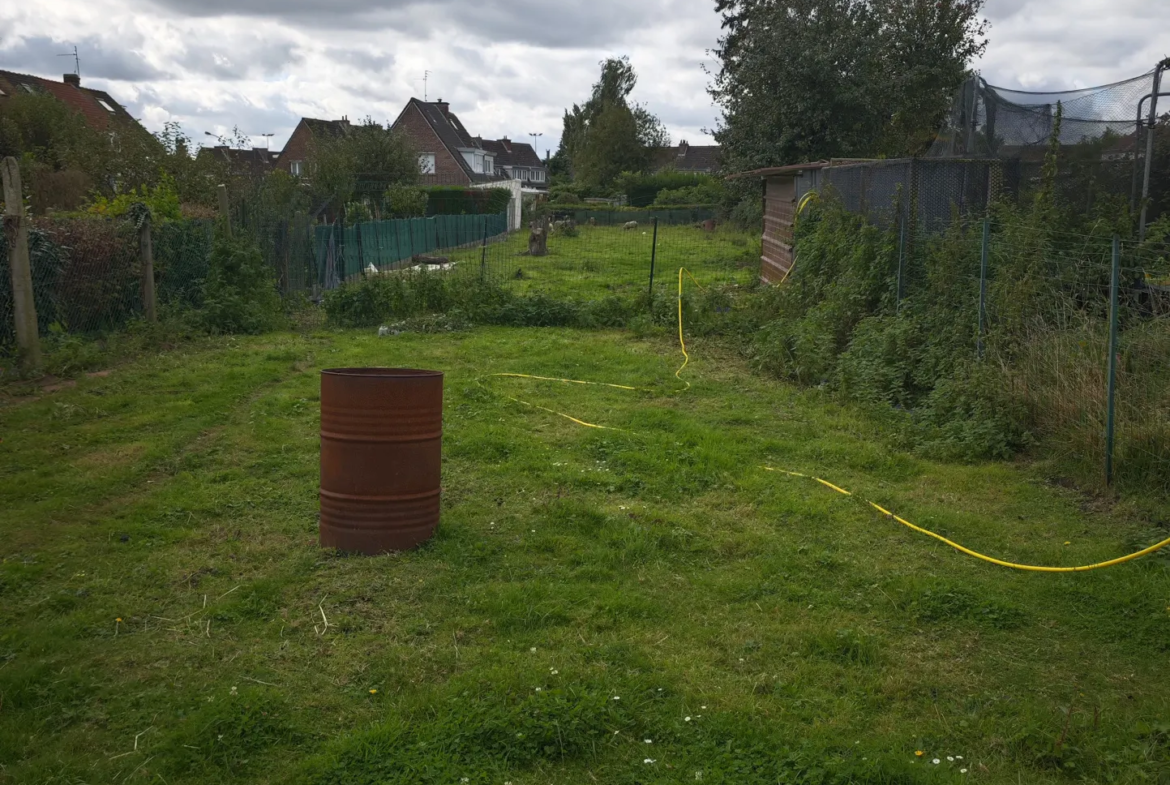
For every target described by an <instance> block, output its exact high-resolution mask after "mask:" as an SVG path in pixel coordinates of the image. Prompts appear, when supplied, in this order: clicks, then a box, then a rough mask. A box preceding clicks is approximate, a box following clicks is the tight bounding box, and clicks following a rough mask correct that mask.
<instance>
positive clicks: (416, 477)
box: [320, 368, 443, 554]
mask: <svg viewBox="0 0 1170 785" xmlns="http://www.w3.org/2000/svg"><path fill="white" fill-rule="evenodd" d="M442 435H443V374H442V372H441V371H421V370H416V369H413V368H327V369H325V370H323V371H321V525H320V534H321V546H322V547H325V548H339V549H341V550H344V551H351V552H356V553H365V554H376V553H385V552H387V551H398V550H406V549H408V548H413V547H415V546H417V545H419V544H420V543H422V542H424V541H426V540H427V539H428V538H430V536H431V535H432V534H433V533H434V531H435V527H436V526H438V524H439V469H440V460H441V449H440V441H441V438H442Z"/></svg>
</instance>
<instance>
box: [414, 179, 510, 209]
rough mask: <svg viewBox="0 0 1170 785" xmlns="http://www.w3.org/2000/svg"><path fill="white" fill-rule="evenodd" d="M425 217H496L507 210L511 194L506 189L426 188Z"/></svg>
mask: <svg viewBox="0 0 1170 785" xmlns="http://www.w3.org/2000/svg"><path fill="white" fill-rule="evenodd" d="M425 190H426V194H427V213H426V214H427V215H428V216H431V215H498V214H499V213H503V212H506V211H507V210H508V202H509V201H511V199H512V192H511V191H510V190H508V189H507V188H463V187H462V186H438V187H434V188H427V189H425Z"/></svg>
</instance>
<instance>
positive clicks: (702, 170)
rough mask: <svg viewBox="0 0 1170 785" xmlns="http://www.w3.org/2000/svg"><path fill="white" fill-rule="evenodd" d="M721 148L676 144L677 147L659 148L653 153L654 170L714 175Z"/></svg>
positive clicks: (717, 169)
mask: <svg viewBox="0 0 1170 785" xmlns="http://www.w3.org/2000/svg"><path fill="white" fill-rule="evenodd" d="M720 154H721V148H720V147H719V145H717V144H711V145H698V144H687V142H686V141H682V142H679V143H678V146H677V147H659V148H658V149H657V150H655V151H654V157H653V162H654V169H655V170H662V169H674V170H675V171H678V172H688V173H693V174H714V173H715V172H717V171H719V159H720Z"/></svg>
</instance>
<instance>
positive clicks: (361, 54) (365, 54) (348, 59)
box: [325, 46, 394, 71]
mask: <svg viewBox="0 0 1170 785" xmlns="http://www.w3.org/2000/svg"><path fill="white" fill-rule="evenodd" d="M325 56H326V57H327V58H329V59H330V60H332V61H334V62H336V63H344V64H345V65H351V66H353V67H355V68H358V69H361V70H363V71H388V70H390V68H392V67H393V66H394V55H392V54H390V53H389V52H371V51H368V50H365V49H350V48H347V47H340V46H330V47H327V48H326V49H325Z"/></svg>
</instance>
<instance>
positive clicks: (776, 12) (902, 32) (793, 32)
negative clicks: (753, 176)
mask: <svg viewBox="0 0 1170 785" xmlns="http://www.w3.org/2000/svg"><path fill="white" fill-rule="evenodd" d="M982 6H983V0H880V1H879V0H717V2H716V10H717V11H718V12H719V13H720V14H721V15H722V17H723V31H724V32H723V36H722V37H721V38H720V39H719V44H718V46H717V47H716V49H715V54H716V55H717V57H718V58H719V62H720V65H719V69H718V70H717V71H716V73H715V74H713V81H712V83H711V86H710V93H711V95H712V97H713V98H714V99H715V101H716V102H717V103H719V105H720V106H721V107H722V109H723V116H722V118H721V121H720V123H719V126H718V128H717V130H716V133H715V138H716V139H717V140H718V141H719V143H720V144H721V145H723V148H724V160H725V161H726V162H727V163H728V165H729V166H730V167H731V168H752V167H757V166H767V165H776V164H786V163H796V162H799V161H803V160H812V159H818V158H830V157H842V156H879V155H904V154H911V153H916V152H919V151H921V150H922V149H923V147H924V146H925V145H926V144H928V143H929V141H930V139H931V138H932V137H933V134H934V131H935V129H936V128H937V127H938V123H939V121H940V120H941V118H942V115H943V113H944V112H945V111H946V109H947V107H948V105H949V98H950V95H951V94H952V92H953V91H954V90H955V89H956V88H957V87H958V86H959V84H960V83H961V81H962V79H963V76H964V74H965V73H966V72H967V68H968V65H969V63H970V62H971V60H972V59H973V58H975V57H976V56H978V55H979V54H980V53H981V52H982V51H983V49H984V47H985V46H986V41H985V32H986V23H985V22H983V21H982V20H981V19H980V18H979V12H980V11H981V9H982Z"/></svg>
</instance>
